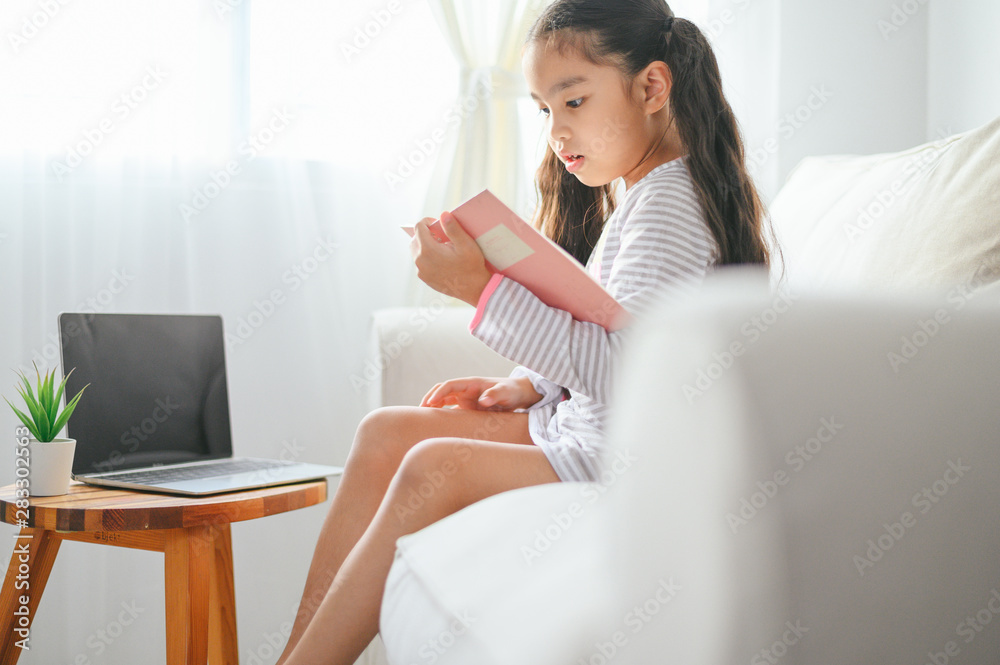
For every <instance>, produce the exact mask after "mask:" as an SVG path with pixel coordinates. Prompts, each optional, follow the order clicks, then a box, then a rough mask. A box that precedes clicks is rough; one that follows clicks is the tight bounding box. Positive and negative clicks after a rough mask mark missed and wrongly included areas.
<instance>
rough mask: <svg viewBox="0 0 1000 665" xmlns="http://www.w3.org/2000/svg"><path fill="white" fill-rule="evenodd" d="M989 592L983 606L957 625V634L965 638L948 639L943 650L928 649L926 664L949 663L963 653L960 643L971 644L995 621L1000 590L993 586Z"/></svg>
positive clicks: (998, 607) (999, 613)
mask: <svg viewBox="0 0 1000 665" xmlns="http://www.w3.org/2000/svg"><path fill="white" fill-rule="evenodd" d="M989 593H990V595H989V598H987V599H986V603H985V604H984V605H983V608H982V609H981V610H979V611H977V612H976V613H975V614H967V615H966V616H965V618H964V619H962V620H961V621H960V622H958V625H957V626H956V627H955V636H956V637H959V638H963V639H962V640H961V641H959V640H948V641H947V642H945V644H944V646H943V647H942V648H941V651H928V652H927V660H926V661H924V663H925V665H948V664H949V663H950V662H951V661H952V660H953V659H954V658H955V657H956V656H958V655H959V654H960V653H962V647H961V646H959V644H965V645H968V644H971V643H972V641H973V640H975V639H976V638H978V637H979V635H980V634H981V633H982V632H983V631H985V630H986V627H987V626H989V625H990V624H991V623H993V620H994V619H996V618H997V616H998V615H1000V590H997V587H993V588H992V589H990V592H989ZM994 630H996V629H994ZM994 641H995V638H994Z"/></svg>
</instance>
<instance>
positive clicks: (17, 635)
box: [5, 425, 34, 651]
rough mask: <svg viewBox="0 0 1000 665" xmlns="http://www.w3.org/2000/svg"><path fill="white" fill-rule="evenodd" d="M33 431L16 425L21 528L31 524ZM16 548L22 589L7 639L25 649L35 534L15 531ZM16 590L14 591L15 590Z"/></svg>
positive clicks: (16, 486)
mask: <svg viewBox="0 0 1000 665" xmlns="http://www.w3.org/2000/svg"><path fill="white" fill-rule="evenodd" d="M29 434H30V432H29V431H28V428H27V427H22V426H20V425H18V426H17V427H15V428H14V476H15V481H14V506H15V510H14V519H15V523H16V524H17V526H18V527H20V528H21V529H23V528H25V527H27V526H28V518H29V514H28V508H29V506H30V503H29V500H28V499H29V497H30V496H31V478H30V477H29V476H30V475H31V448H30V447H28V441H29V440H30V439H29ZM13 536H14V551H13V552H12V553H11V555H10V558H11V566H13V564H14V557H17V575H15V576H14V589H15V590H17V591H19V592H20V593H18V594H17V595H16V596H15V598H14V610H13V612H12V614H13V615H14V619H13V621H12V622H11V623H12V625H11V633H12V634H11V635H10V636H9V637H6V638H5V639H7V640H13V642H14V646H16V647H17V648H18V649H21V650H22V651H28V650H30V649H31V645H30V642H31V609H30V608H31V579H30V578H31V564H30V562H31V545H30V543H28V542H27V541H29V540H31V539H32V538H34V535H32V534H22V533H15V534H13ZM12 593H13V592H12Z"/></svg>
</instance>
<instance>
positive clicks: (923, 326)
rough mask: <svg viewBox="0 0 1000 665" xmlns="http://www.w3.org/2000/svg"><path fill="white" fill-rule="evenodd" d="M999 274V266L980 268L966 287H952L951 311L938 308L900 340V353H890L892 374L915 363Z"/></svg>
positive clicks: (949, 298) (888, 356)
mask: <svg viewBox="0 0 1000 665" xmlns="http://www.w3.org/2000/svg"><path fill="white" fill-rule="evenodd" d="M998 271H1000V265H995V264H983V265H981V266H980V267H979V269H978V270H977V271H976V272H975V273H974V274H973V276H972V277H971V278H969V279H968V280H967V281H966V282H965V283H963V284H959V285H957V286H955V287H952V288H951V289H950V290H949V291H948V293H947V295H946V296H945V302H946V303H947V305H948V306H949V307H948V308H945V307H939V308H938V309H936V310H934V312H933V313H932V314H930V315H929V316H928V317H927V318H926V319H919V320H918V321H917V322H916V325H915V326H914V330H913V331H912V332H911V333H910V334H908V335H903V336H902V337H900V345H899V350H898V351H889V352H888V353H887V354H886V359H887V360H888V362H889V367H891V368H892V371H893V373H895V374H899V372H900V367H902V366H904V365H909V364H910V363H911V362H913V360H914V359H915V358H916V357H917V355H918V354H919V353H920V351H921V350H922V349H923V348H924V347H926V346H927V345H929V344H930V343H931V341H932V340H933V339H934V338H935V337H937V335H939V334H940V333H941V331H942V329H943V328H944V327H945V326H947V325H948V324H949V323H951V322H952V321H953V320H954V319H953V315H954V314H955V313H956V312H959V311H961V310H962V309H964V308H965V306H966V305H967V304H968V303H969V301H971V300H972V299H973V298H975V297H976V294H977V293H978V291H979V289H981V288H982V287H983V286H985V285H987V284H990V283H992V281H993V279H995V275H996V273H997V272H998ZM949 310H950V311H949Z"/></svg>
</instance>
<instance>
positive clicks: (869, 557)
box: [852, 458, 972, 577]
mask: <svg viewBox="0 0 1000 665" xmlns="http://www.w3.org/2000/svg"><path fill="white" fill-rule="evenodd" d="M970 471H972V467H970V466H965V465H964V464H962V459H961V458H956V459H954V460H948V463H947V465H946V466H945V469H944V472H943V473H942V474H941V476H940V478H938V479H936V480H935V481H934V482H933V483H931V484H930V486H929V487H924V488H922V489H921V490H920V491H919V492H917V493H916V494H914V495H913V496H912V497H911V499H910V503H911V504H912V505H913V507H914V509H916V510H917V511H918V512H919V513H920V514H921V515H926V514H927V513H929V512H930V511H931V510H932V509H933V508H934V507H935V506H936V505H938V504H939V503H940V502H941V499H942V498H943V497H944V496H945V495H946V494H948V492H949V491H950V490H951V488H952V487H954V486H955V485H956V484H958V482H959V481H960V480H961V479H962V478H964V477H965V474H967V473H969V472H970ZM916 526H917V517H916V515H914V514H913V513H912V512H910V511H908V510H907V511H904V512H903V513H902V514H900V516H899V519H898V520H896V521H895V522H892V523H891V524H890V523H886V522H883V523H882V532H881V533H879V534H878V535H877V536H875V537H874V538H870V539H868V541H867V543H866V545H867V546H868V547H867V549H866V550H865V551H864V553H862V554H855V555H854V557H853V559H852V560H853V561H854V566H855V568H857V571H858V575H860V576H861V577H864V576H865V573H866V572H867V571H868V570H869V569H871V568H874V567H875V564H876V563H877V562H879V561H881V560H882V558H883V557H884V556H885V555H886V553H888V552H889V550H891V549H892V548H893V547H894V546H895V545H896V543H898V542H900V541H902V540H903V537H904V536H906V533H907V532H908V531H910V530H911V529H913V528H914V527H916Z"/></svg>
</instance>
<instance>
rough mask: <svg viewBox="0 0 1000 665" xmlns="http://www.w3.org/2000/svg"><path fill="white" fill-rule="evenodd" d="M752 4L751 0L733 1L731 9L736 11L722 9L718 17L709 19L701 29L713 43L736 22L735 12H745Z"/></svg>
mask: <svg viewBox="0 0 1000 665" xmlns="http://www.w3.org/2000/svg"><path fill="white" fill-rule="evenodd" d="M752 3H753V0H733V7H735V8H736V11H733V10H732V9H728V8H727V9H723V10H722V11H721V12H719V14H718V16H716V17H715V18H711V19H709V20H708V22H707V23H705V25H704V28H703V30H704V32H705V34H706V35H707V36H708V37H709V39H712V40H713V41H714V40H717V39H718V38H719V37H721V36H722V33H724V32H725V31H726V29H727V28H728V27H729V26H731V25H733V24H734V23H736V20H737V19H738V18H739V17H738V16H737V11H738V12H744V11H746V10H747V8H748V7H750V5H751V4H752Z"/></svg>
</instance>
